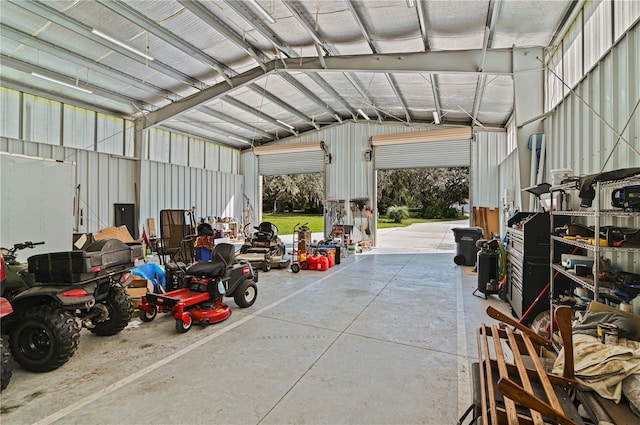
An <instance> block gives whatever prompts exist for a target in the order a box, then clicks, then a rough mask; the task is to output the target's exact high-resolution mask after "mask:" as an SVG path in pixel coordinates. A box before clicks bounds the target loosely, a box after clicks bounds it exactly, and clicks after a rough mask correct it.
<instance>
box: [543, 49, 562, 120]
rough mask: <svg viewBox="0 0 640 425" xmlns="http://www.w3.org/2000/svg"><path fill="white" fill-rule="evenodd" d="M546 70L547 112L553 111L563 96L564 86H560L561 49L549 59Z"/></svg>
mask: <svg viewBox="0 0 640 425" xmlns="http://www.w3.org/2000/svg"><path fill="white" fill-rule="evenodd" d="M548 66H549V70H547V78H546V81H547V85H546V89H547V90H546V92H547V110H551V109H553V108H554V107H555V106H556V105H557V104H558V103H560V101H561V100H562V97H563V96H564V85H563V84H562V80H561V78H562V67H563V65H562V49H558V51H557V52H556V53H555V54H554V55H553V56H552V57H551V61H550V63H549V65H548Z"/></svg>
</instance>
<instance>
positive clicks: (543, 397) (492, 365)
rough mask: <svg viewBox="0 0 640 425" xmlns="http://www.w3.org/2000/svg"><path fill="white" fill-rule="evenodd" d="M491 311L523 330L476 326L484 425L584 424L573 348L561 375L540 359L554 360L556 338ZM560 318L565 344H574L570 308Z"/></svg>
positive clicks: (480, 413) (479, 414)
mask: <svg viewBox="0 0 640 425" xmlns="http://www.w3.org/2000/svg"><path fill="white" fill-rule="evenodd" d="M487 314H488V315H489V316H490V317H492V318H494V319H496V320H499V321H501V322H503V323H505V324H507V325H509V326H512V327H513V328H515V329H516V330H517V331H519V332H515V331H514V330H513V329H511V328H509V327H508V328H501V327H498V326H497V325H491V326H489V325H485V324H483V325H482V326H481V327H480V328H479V329H478V331H477V337H478V360H479V361H478V371H477V373H476V374H474V375H477V376H474V380H476V381H478V382H474V393H476V394H474V400H476V402H475V403H477V404H479V406H474V407H475V416H476V417H477V418H481V419H482V424H485V425H486V424H492V425H496V424H510V425H511V424H513V425H515V424H540V425H542V424H570V425H582V424H584V422H583V421H582V418H581V417H580V415H579V414H578V412H577V409H576V407H575V405H574V404H573V402H572V400H571V398H570V397H569V393H568V391H570V390H572V389H574V388H575V387H576V385H577V381H576V380H575V379H574V365H573V350H565V363H564V370H563V373H562V375H561V376H560V375H554V374H551V373H548V372H547V371H546V369H545V366H544V364H543V362H542V360H541V358H543V359H544V358H548V359H549V360H552V359H553V355H552V354H551V352H550V350H549V349H550V348H551V341H549V340H547V339H545V338H543V337H541V336H540V335H538V334H536V333H534V332H533V331H531V330H530V329H529V328H527V327H526V326H524V325H522V324H521V323H519V322H517V321H516V320H514V319H512V318H511V317H509V316H506V315H504V314H502V313H501V312H499V311H498V310H496V309H495V308H493V307H488V308H487ZM556 319H557V322H558V327H559V328H560V332H561V336H562V341H563V344H564V346H565V347H572V346H573V341H572V335H571V308H570V307H559V308H558V309H557V312H556ZM478 391H479V392H480V393H479V394H477V392H478ZM472 410H473V409H472ZM468 412H469V410H468ZM463 418H464V416H463ZM463 418H461V419H463ZM475 419H476V418H474V421H475ZM460 422H461V421H460ZM460 422H459V423H460Z"/></svg>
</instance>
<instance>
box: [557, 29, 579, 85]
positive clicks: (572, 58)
mask: <svg viewBox="0 0 640 425" xmlns="http://www.w3.org/2000/svg"><path fill="white" fill-rule="evenodd" d="M576 30H577V29H576ZM562 64H563V68H562V70H563V79H564V82H565V83H566V84H567V85H568V86H569V87H574V86H575V85H576V84H577V83H578V81H579V80H580V78H582V72H583V71H582V33H581V32H580V33H579V34H577V35H576V37H575V38H574V40H573V41H572V42H570V43H565V44H564V60H563V61H562ZM566 92H567V91H566V90H565V93H566Z"/></svg>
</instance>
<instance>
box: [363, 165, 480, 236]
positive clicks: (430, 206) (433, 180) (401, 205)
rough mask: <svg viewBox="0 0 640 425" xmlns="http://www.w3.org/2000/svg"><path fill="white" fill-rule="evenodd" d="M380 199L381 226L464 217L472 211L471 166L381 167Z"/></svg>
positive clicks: (379, 171) (378, 205) (379, 181)
mask: <svg viewBox="0 0 640 425" xmlns="http://www.w3.org/2000/svg"><path fill="white" fill-rule="evenodd" d="M376 202H377V208H378V211H379V217H378V228H384V227H385V224H388V223H394V224H395V225H397V224H401V223H402V222H419V221H421V219H424V220H442V219H448V220H455V219H463V218H464V217H465V212H467V213H468V211H469V209H468V202H469V168H468V167H451V168H414V169H401V170H378V172H377V200H376Z"/></svg>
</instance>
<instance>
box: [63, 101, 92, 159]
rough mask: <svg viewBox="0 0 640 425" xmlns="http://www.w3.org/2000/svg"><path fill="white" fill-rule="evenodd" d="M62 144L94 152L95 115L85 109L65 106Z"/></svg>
mask: <svg viewBox="0 0 640 425" xmlns="http://www.w3.org/2000/svg"><path fill="white" fill-rule="evenodd" d="M62 144H63V145H64V146H68V147H70V148H78V149H87V150H93V149H94V146H95V113H94V112H91V111H89V110H87V109H84V108H78V107H76V106H71V105H64V129H63V135H62Z"/></svg>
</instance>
